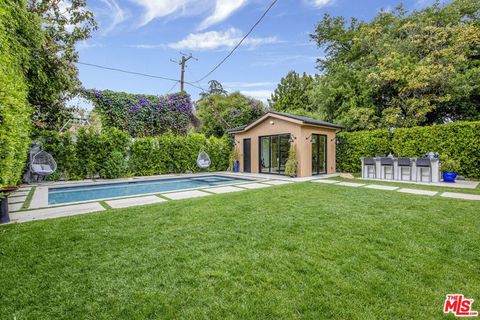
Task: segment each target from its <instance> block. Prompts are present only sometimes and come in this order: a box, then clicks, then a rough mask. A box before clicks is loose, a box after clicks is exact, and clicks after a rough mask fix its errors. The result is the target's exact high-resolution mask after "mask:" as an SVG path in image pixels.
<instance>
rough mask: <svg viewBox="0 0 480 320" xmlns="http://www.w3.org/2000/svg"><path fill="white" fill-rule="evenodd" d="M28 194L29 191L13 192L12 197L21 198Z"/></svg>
mask: <svg viewBox="0 0 480 320" xmlns="http://www.w3.org/2000/svg"><path fill="white" fill-rule="evenodd" d="M29 193H30V191H17V192H14V193H12V195H11V196H12V197H22V196H28V194H29Z"/></svg>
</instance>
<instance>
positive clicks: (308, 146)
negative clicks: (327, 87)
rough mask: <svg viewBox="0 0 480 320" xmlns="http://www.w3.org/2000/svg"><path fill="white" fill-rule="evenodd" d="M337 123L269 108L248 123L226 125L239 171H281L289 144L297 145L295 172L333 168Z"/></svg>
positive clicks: (308, 173) (325, 171)
mask: <svg viewBox="0 0 480 320" xmlns="http://www.w3.org/2000/svg"><path fill="white" fill-rule="evenodd" d="M342 128H343V126H341V125H337V124H333V123H328V122H324V121H320V120H316V119H312V118H306V117H300V116H296V115H291V114H286V113H280V112H274V111H269V112H267V113H266V114H265V115H263V116H262V117H261V118H259V119H257V120H256V121H254V122H252V123H251V124H248V125H245V126H242V127H238V128H233V129H229V130H228V133H230V134H232V135H233V136H234V139H235V148H237V150H238V153H239V155H240V157H239V161H240V172H246V173H249V172H251V173H268V174H279V175H283V174H285V164H286V162H287V159H288V152H289V150H290V147H291V146H293V145H295V146H296V148H297V160H298V168H297V176H298V177H309V176H312V175H319V174H330V173H335V171H336V160H335V151H336V150H335V149H336V141H337V140H336V134H337V132H338V131H340V130H341V129H342Z"/></svg>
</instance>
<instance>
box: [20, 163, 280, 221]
mask: <svg viewBox="0 0 480 320" xmlns="http://www.w3.org/2000/svg"><path fill="white" fill-rule="evenodd" d="M208 176H223V177H227V178H233V177H235V178H241V179H250V180H251V181H241V182H232V183H227V184H222V185H219V186H218V187H221V186H238V185H242V184H248V183H252V182H262V181H268V180H271V179H269V178H267V177H265V178H258V177H247V176H243V175H236V174H235V175H234V174H228V173H225V172H209V173H200V174H199V173H196V174H195V173H193V174H169V175H162V176H146V177H133V178H121V179H111V180H107V179H102V180H99V181H96V180H82V181H62V182H54V183H51V184H50V183H49V184H46V185H38V186H37V187H36V189H35V191H34V193H33V196H32V201H31V202H30V206H29V207H28V208H25V209H24V210H21V211H25V210H37V209H45V208H55V207H64V206H69V205H76V204H86V203H92V202H102V201H107V200H119V199H128V198H138V197H142V196H151V195H159V194H168V193H173V192H181V191H191V190H201V189H205V188H208V187H206V186H204V187H193V188H183V189H177V190H171V191H161V192H151V193H142V194H136V195H131V196H120V197H109V198H101V199H92V200H85V201H75V202H66V203H58V204H48V190H49V189H50V188H62V187H81V186H89V185H92V184H95V185H102V184H105V185H110V184H116V183H118V184H120V183H125V182H133V181H161V180H171V179H176V178H185V179H188V178H200V177H208ZM211 187H215V186H210V188H211ZM21 211H16V212H21Z"/></svg>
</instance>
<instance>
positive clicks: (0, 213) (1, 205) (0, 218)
mask: <svg viewBox="0 0 480 320" xmlns="http://www.w3.org/2000/svg"><path fill="white" fill-rule="evenodd" d="M9 221H10V216H9V215H8V197H5V198H2V199H0V223H6V222H9Z"/></svg>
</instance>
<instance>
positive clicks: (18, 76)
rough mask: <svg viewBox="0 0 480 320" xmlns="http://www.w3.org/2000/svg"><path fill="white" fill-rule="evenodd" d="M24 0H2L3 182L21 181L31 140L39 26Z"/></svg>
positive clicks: (0, 126)
mask: <svg viewBox="0 0 480 320" xmlns="http://www.w3.org/2000/svg"><path fill="white" fill-rule="evenodd" d="M37 22H38V21H36V20H35V18H34V17H30V16H29V14H28V13H27V11H26V10H25V2H23V1H6V0H0V186H4V185H14V184H16V183H17V182H19V180H20V178H21V174H22V171H23V169H24V166H25V161H26V157H27V150H28V146H29V144H30V129H31V120H30V115H31V112H32V110H31V107H30V105H29V104H28V101H27V95H28V85H27V83H26V81H25V78H24V76H23V75H24V73H25V71H26V70H27V69H28V64H29V62H30V59H31V54H30V51H29V49H28V46H33V45H34V43H36V42H35V41H34V37H35V36H36V35H37V33H36V32H38V30H39V26H40V25H39V24H37Z"/></svg>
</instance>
